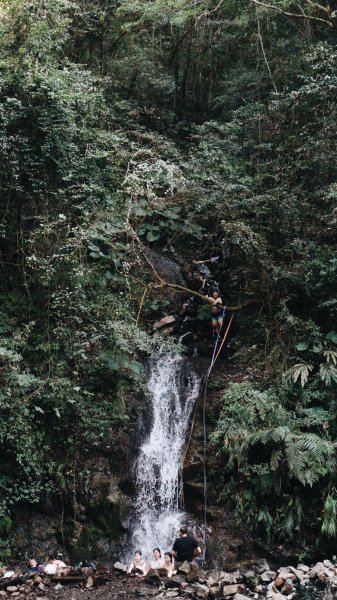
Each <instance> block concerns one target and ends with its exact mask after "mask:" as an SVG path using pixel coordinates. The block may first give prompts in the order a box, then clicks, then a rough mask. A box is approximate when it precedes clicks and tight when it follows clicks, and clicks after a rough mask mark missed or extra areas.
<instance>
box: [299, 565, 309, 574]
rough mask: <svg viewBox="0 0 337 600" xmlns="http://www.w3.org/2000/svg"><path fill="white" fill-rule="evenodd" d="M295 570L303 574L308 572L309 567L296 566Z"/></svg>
mask: <svg viewBox="0 0 337 600" xmlns="http://www.w3.org/2000/svg"><path fill="white" fill-rule="evenodd" d="M297 570H298V571H303V573H308V572H309V571H310V567H308V566H307V565H302V564H300V565H297Z"/></svg>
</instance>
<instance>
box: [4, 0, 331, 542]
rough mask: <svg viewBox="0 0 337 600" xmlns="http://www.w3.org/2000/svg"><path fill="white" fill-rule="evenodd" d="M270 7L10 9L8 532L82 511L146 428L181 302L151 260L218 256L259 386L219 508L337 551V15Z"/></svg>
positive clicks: (230, 434) (246, 394)
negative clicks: (308, 533)
mask: <svg viewBox="0 0 337 600" xmlns="http://www.w3.org/2000/svg"><path fill="white" fill-rule="evenodd" d="M266 4H267V7H266V6H264V5H263V2H255V1H254V0H235V1H232V0H222V1H220V2H217V1H216V0H200V1H198V0H197V1H196V2H188V1H187V0H170V1H169V2H163V1H162V0H155V1H154V2H153V1H150V0H142V2H135V1H134V0H120V1H119V2H107V1H106V0H90V1H88V2H83V3H82V2H80V1H79V2H76V1H75V2H70V1H68V0H62V1H59V0H45V1H44V2H43V3H41V2H37V1H35V0H6V1H5V2H1V3H0V11H1V16H2V19H1V25H0V33H1V38H0V39H1V41H0V45H1V62H0V158H1V160H0V194H1V196H0V233H1V238H0V252H1V254H0V257H1V267H2V277H1V283H0V297H1V308H0V311H1V317H2V318H1V324H0V336H1V341H0V380H1V391H0V410H1V427H0V432H1V438H0V439H1V446H2V458H1V463H0V485H1V491H2V494H1V507H0V508H1V512H2V515H4V517H7V515H8V514H9V512H10V510H11V507H12V506H13V504H15V503H18V502H22V501H25V502H30V503H33V502H37V501H38V500H39V499H41V497H42V496H43V494H44V493H45V492H46V491H49V490H53V492H54V493H58V494H63V493H69V494H70V490H74V489H75V497H76V485H77V482H78V479H80V477H81V462H80V460H79V456H80V455H82V454H83V452H84V453H85V452H87V451H89V450H90V449H91V450H92V448H94V447H95V446H96V445H98V444H99V440H102V439H104V437H105V436H106V434H107V432H108V431H111V429H113V431H114V435H115V436H116V439H117V438H118V435H119V432H121V431H122V430H123V429H125V428H127V427H129V424H130V419H132V399H133V398H134V397H135V394H136V393H142V391H143V379H142V370H143V367H142V358H143V357H144V355H146V354H147V353H149V352H151V351H153V350H154V349H156V348H157V347H158V344H159V343H162V342H159V341H158V339H159V338H158V337H157V336H152V335H150V329H151V328H150V326H149V323H150V324H151V322H152V321H153V320H154V319H155V318H156V317H158V316H160V315H162V311H163V310H165V309H166V310H167V307H169V305H170V297H169V296H168V295H167V293H166V288H165V287H164V286H163V285H161V283H162V282H160V281H159V280H158V278H157V276H156V274H155V272H154V269H153V268H152V266H151V265H152V263H151V261H149V259H148V258H147V255H146V248H148V247H149V248H150V249H151V251H154V252H156V253H158V254H163V255H165V256H169V257H172V258H173V259H175V258H176V257H177V256H178V257H184V261H185V267H186V270H187V271H188V269H189V267H190V264H191V262H192V260H193V259H195V258H199V259H203V258H208V257H209V256H210V255H212V254H214V253H215V254H219V255H220V257H221V260H220V262H219V264H218V266H217V268H216V269H215V276H216V278H217V279H218V281H219V283H220V286H221V288H222V291H223V297H224V298H225V300H226V302H227V303H228V304H229V305H237V304H243V305H244V308H243V310H242V311H241V313H240V318H239V319H238V320H237V322H238V325H237V336H236V339H235V351H236V352H235V355H234V356H233V360H235V361H236V363H239V364H241V365H242V368H243V369H244V367H245V365H247V364H250V365H253V366H254V367H255V368H256V369H259V372H260V373H261V376H260V378H259V381H258V383H256V384H255V383H249V384H248V383H244V384H239V385H237V386H233V387H231V388H230V390H229V391H228V392H227V393H226V394H225V395H224V401H223V407H221V406H220V407H219V418H218V422H217V424H216V431H215V434H214V443H215V444H216V446H217V448H218V450H219V469H220V472H221V473H225V475H224V479H223V487H222V490H221V494H222V498H226V497H229V496H230V495H232V496H233V497H234V498H235V510H236V514H237V516H238V518H240V516H242V515H243V514H244V515H245V519H247V516H248V518H249V520H250V522H251V524H252V527H260V529H261V530H262V531H264V532H265V533H266V534H267V535H269V536H271V535H273V536H279V535H285V536H288V537H291V536H292V535H294V532H295V531H298V529H299V527H300V525H301V522H302V520H303V519H302V515H303V514H304V515H305V516H306V518H307V517H308V519H309V516H310V518H312V520H313V521H314V525H315V528H316V533H317V534H319V532H320V530H321V534H323V535H325V536H326V535H328V536H332V537H335V536H336V510H337V492H336V487H337V484H336V481H335V462H334V459H333V451H334V443H335V439H336V415H335V412H336V408H335V394H336V382H337V368H336V356H337V355H336V350H337V348H336V342H337V334H336V333H334V330H335V329H336V326H335V323H336V312H337V259H336V225H337V215H336V198H337V153H336V147H335V140H336V135H337V119H336V117H337V50H336V45H335V41H336V16H337V13H336V8H337V7H334V3H333V2H330V3H329V4H326V5H325V4H324V2H323V3H320V4H319V3H317V2H315V1H313V2H305V1H304V0H303V1H300V2H292V1H291V0H273V2H270V3H266ZM172 343H173V342H172ZM229 475H230V476H229ZM308 488H310V490H311V491H310V495H308ZM271 490H274V491H275V494H276V500H275V501H273V500H271ZM220 501H223V500H220ZM309 505H310V506H309ZM309 508H310V510H309ZM320 520H322V527H321V526H320ZM317 525H318V527H317Z"/></svg>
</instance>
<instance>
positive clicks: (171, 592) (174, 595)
mask: <svg viewBox="0 0 337 600" xmlns="http://www.w3.org/2000/svg"><path fill="white" fill-rule="evenodd" d="M165 596H166V598H177V596H179V590H169V591H168V592H166V594H165Z"/></svg>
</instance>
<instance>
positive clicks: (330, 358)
mask: <svg viewBox="0 0 337 600" xmlns="http://www.w3.org/2000/svg"><path fill="white" fill-rule="evenodd" d="M322 354H323V356H325V360H326V362H327V363H330V362H333V364H334V365H336V364H337V352H336V350H323V352H322Z"/></svg>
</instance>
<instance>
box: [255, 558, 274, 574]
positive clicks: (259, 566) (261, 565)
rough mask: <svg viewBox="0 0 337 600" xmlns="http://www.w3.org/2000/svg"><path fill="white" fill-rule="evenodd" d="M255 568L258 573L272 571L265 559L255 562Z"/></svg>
mask: <svg viewBox="0 0 337 600" xmlns="http://www.w3.org/2000/svg"><path fill="white" fill-rule="evenodd" d="M253 568H254V571H256V573H264V572H265V571H270V566H269V565H268V563H267V561H266V559H265V558H262V559H261V560H256V561H254V565H253Z"/></svg>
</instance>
